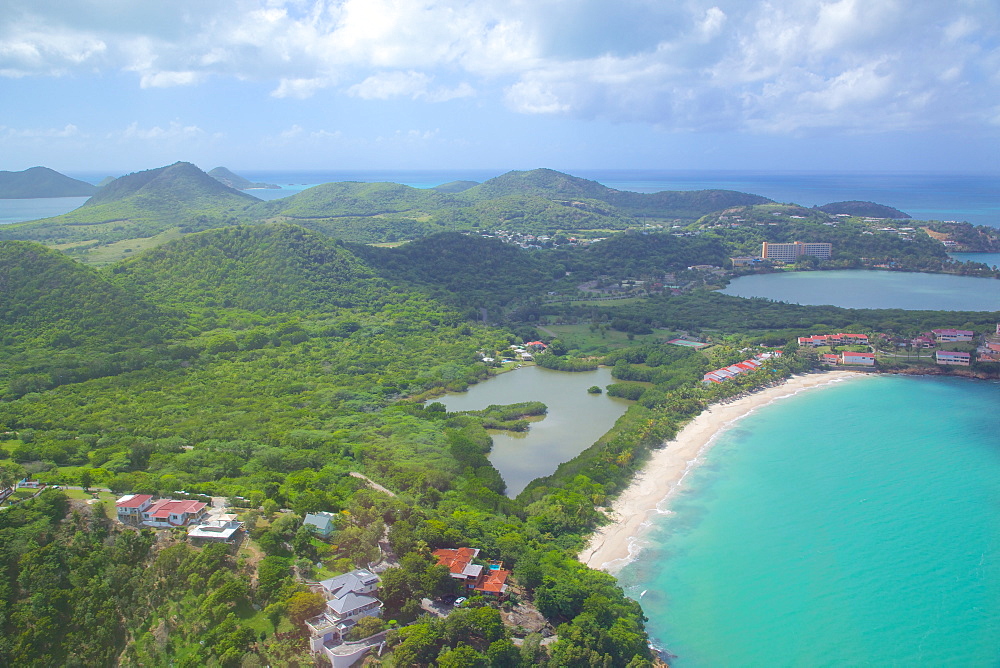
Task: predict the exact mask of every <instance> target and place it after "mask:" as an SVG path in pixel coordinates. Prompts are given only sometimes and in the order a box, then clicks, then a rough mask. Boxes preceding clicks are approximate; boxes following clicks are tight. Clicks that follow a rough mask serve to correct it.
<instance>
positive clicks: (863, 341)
mask: <svg viewBox="0 0 1000 668" xmlns="http://www.w3.org/2000/svg"><path fill="white" fill-rule="evenodd" d="M798 341H799V345H800V346H812V347H813V348H818V347H819V346H856V345H862V346H866V345H868V335H867V334H845V333H843V332H841V333H839V334H817V335H815V336H800V337H799V339H798Z"/></svg>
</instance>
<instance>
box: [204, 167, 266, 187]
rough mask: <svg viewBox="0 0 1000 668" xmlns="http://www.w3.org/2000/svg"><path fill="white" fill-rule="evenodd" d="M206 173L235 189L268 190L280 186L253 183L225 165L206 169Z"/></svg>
mask: <svg viewBox="0 0 1000 668" xmlns="http://www.w3.org/2000/svg"><path fill="white" fill-rule="evenodd" d="M208 175H209V176H211V177H212V178H213V179H215V180H216V181H218V182H219V183H221V184H223V185H226V186H229V187H230V188H234V189H236V190H248V189H250V188H267V189H270V190H281V186H278V185H275V184H273V183H254V182H252V181H250V180H248V179H245V178H243V177H242V176H240V175H239V174H234V173H233V172H231V171H229V170H228V169H226V168H225V167H216V168H215V169H211V170H209V171H208Z"/></svg>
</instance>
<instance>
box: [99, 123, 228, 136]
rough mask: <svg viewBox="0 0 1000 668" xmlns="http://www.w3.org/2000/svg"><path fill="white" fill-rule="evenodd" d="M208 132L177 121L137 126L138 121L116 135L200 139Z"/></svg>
mask: <svg viewBox="0 0 1000 668" xmlns="http://www.w3.org/2000/svg"><path fill="white" fill-rule="evenodd" d="M208 136H209V134H208V133H207V132H205V131H204V130H202V129H201V128H199V127H198V126H197V125H183V124H181V123H179V122H177V121H171V122H170V124H169V125H167V127H165V128H164V127H160V126H159V125H154V126H152V127H148V128H143V127H139V124H138V123H132V124H130V125H129V126H128V127H127V128H125V130H124V131H122V132H121V133H120V134H119V135H118V137H119V138H122V139H142V140H161V139H167V140H183V139H202V138H206V137H208ZM214 136H218V135H214Z"/></svg>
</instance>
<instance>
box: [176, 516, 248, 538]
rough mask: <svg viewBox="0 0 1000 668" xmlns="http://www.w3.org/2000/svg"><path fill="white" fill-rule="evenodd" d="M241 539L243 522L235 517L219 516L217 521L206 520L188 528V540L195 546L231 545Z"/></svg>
mask: <svg viewBox="0 0 1000 668" xmlns="http://www.w3.org/2000/svg"><path fill="white" fill-rule="evenodd" d="M241 538H243V522H240V521H238V520H237V519H236V515H220V516H219V517H218V519H214V520H207V521H205V522H202V523H200V524H195V525H192V526H191V527H189V528H188V540H190V541H191V542H192V543H194V544H195V545H199V544H203V543H229V544H230V545H233V544H235V543H237V542H238V541H239V540H240V539H241Z"/></svg>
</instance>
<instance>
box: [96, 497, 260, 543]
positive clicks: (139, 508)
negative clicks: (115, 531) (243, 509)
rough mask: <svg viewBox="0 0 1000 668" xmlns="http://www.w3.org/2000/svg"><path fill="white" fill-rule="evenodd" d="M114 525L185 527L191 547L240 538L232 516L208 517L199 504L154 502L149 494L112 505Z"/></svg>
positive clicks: (240, 531) (239, 526) (204, 506)
mask: <svg viewBox="0 0 1000 668" xmlns="http://www.w3.org/2000/svg"><path fill="white" fill-rule="evenodd" d="M115 510H116V511H117V512H118V521H120V522H122V523H123V524H129V525H132V526H144V527H152V528H157V529H167V528H173V527H187V528H188V538H189V539H191V541H192V542H194V543H235V542H236V541H237V539H239V538H242V537H243V523H242V522H240V521H238V520H237V519H236V515H230V514H218V515H214V516H210V515H209V512H208V504H207V503H204V502H202V501H190V500H177V499H156V498H154V497H153V496H152V495H151V494H126V495H125V496H123V497H121V498H120V499H118V501H117V502H115Z"/></svg>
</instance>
